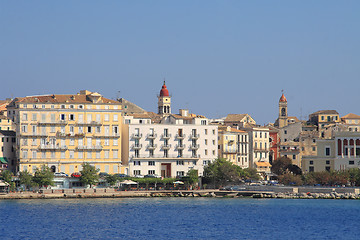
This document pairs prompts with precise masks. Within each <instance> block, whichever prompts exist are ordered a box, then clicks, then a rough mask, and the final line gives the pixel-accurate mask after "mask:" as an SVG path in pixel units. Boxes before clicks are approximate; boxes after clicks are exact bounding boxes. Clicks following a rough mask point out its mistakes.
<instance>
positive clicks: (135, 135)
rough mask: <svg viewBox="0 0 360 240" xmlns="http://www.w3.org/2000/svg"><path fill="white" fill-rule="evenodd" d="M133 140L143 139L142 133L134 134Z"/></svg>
mask: <svg viewBox="0 0 360 240" xmlns="http://www.w3.org/2000/svg"><path fill="white" fill-rule="evenodd" d="M131 138H133V139H140V138H142V133H134V134H132V135H131Z"/></svg>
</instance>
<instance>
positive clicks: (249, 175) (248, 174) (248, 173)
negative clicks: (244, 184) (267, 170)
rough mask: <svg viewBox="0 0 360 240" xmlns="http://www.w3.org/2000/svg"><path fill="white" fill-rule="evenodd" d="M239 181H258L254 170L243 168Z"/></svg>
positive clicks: (257, 175)
mask: <svg viewBox="0 0 360 240" xmlns="http://www.w3.org/2000/svg"><path fill="white" fill-rule="evenodd" d="M241 179H243V180H260V175H259V174H258V172H257V170H256V168H244V169H242V173H241Z"/></svg>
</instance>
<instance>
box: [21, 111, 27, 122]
mask: <svg viewBox="0 0 360 240" xmlns="http://www.w3.org/2000/svg"><path fill="white" fill-rule="evenodd" d="M22 120H23V121H27V113H24V114H23V115H22Z"/></svg>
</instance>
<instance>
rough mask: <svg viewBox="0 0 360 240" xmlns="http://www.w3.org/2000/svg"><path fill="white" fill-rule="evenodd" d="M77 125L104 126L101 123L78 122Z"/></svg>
mask: <svg viewBox="0 0 360 240" xmlns="http://www.w3.org/2000/svg"><path fill="white" fill-rule="evenodd" d="M76 125H102V123H101V122H100V121H88V122H84V121H77V122H76Z"/></svg>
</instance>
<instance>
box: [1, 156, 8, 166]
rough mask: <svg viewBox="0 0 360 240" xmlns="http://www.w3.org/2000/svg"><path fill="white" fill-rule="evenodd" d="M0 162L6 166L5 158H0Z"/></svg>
mask: <svg viewBox="0 0 360 240" xmlns="http://www.w3.org/2000/svg"><path fill="white" fill-rule="evenodd" d="M0 162H1V163H3V164H7V163H8V160H7V158H6V157H0Z"/></svg>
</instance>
